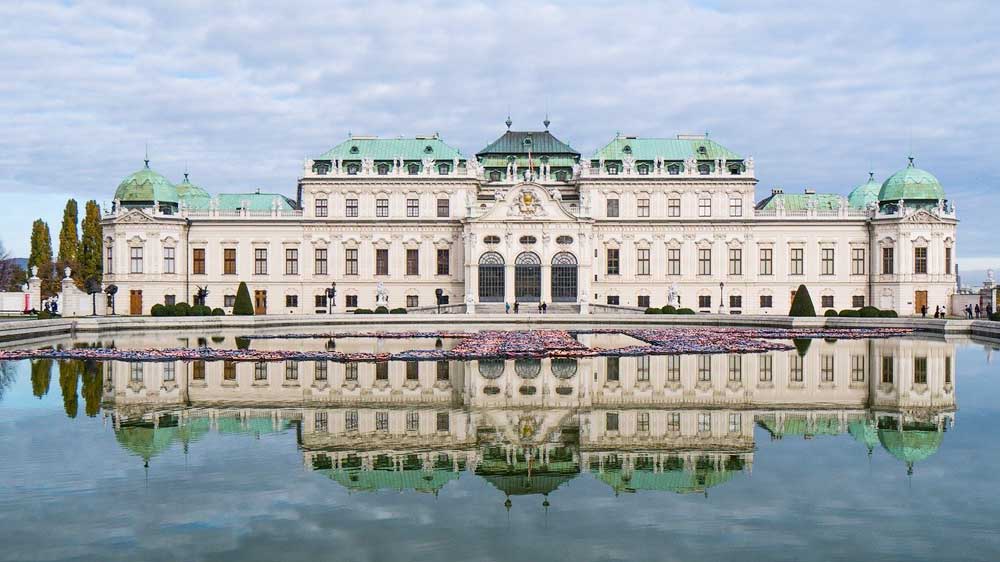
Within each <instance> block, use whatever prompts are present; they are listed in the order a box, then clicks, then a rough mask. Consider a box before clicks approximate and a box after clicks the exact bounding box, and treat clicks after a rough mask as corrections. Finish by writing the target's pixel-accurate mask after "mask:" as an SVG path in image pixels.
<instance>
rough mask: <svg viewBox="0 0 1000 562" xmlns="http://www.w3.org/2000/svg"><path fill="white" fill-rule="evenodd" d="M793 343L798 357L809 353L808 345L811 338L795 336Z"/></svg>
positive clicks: (810, 343)
mask: <svg viewBox="0 0 1000 562" xmlns="http://www.w3.org/2000/svg"><path fill="white" fill-rule="evenodd" d="M792 343H793V344H795V351H796V352H798V354H799V357H805V356H806V353H809V346H811V345H812V340H811V339H807V338H796V339H793V340H792Z"/></svg>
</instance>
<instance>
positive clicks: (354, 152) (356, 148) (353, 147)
mask: <svg viewBox="0 0 1000 562" xmlns="http://www.w3.org/2000/svg"><path fill="white" fill-rule="evenodd" d="M359 152H361V149H359V148H358V147H356V146H352V147H351V154H357V153H359Z"/></svg>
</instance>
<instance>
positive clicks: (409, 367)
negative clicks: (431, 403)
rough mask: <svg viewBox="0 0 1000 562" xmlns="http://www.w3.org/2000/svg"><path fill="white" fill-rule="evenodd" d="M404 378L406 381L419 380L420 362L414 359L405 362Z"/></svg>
mask: <svg viewBox="0 0 1000 562" xmlns="http://www.w3.org/2000/svg"><path fill="white" fill-rule="evenodd" d="M406 380H408V381H416V380H420V363H418V362H416V361H407V362H406Z"/></svg>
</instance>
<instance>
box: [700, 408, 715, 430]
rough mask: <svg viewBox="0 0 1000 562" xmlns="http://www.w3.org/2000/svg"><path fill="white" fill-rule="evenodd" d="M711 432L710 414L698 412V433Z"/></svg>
mask: <svg viewBox="0 0 1000 562" xmlns="http://www.w3.org/2000/svg"><path fill="white" fill-rule="evenodd" d="M711 432H712V414H710V413H708V412H702V413H700V414H698V433H711Z"/></svg>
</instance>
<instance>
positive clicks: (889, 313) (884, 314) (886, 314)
mask: <svg viewBox="0 0 1000 562" xmlns="http://www.w3.org/2000/svg"><path fill="white" fill-rule="evenodd" d="M878 317H879V318H899V315H898V314H896V311H895V310H880V311H879V312H878Z"/></svg>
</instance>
